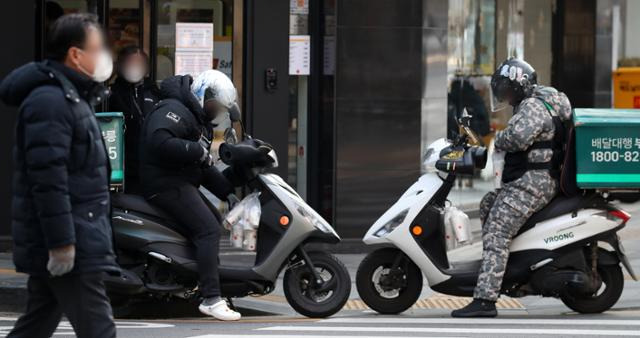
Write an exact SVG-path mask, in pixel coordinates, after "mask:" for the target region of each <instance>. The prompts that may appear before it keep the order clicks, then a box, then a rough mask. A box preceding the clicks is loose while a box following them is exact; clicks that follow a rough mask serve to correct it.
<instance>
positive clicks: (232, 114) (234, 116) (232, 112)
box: [229, 103, 242, 122]
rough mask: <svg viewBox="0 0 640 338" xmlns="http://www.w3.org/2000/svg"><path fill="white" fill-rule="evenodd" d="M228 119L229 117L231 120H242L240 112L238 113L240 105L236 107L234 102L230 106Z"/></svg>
mask: <svg viewBox="0 0 640 338" xmlns="http://www.w3.org/2000/svg"><path fill="white" fill-rule="evenodd" d="M229 119H231V122H242V114H241V113H240V107H238V104H237V103H234V104H233V105H232V106H231V108H229Z"/></svg>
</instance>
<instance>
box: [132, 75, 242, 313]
mask: <svg viewBox="0 0 640 338" xmlns="http://www.w3.org/2000/svg"><path fill="white" fill-rule="evenodd" d="M211 72H217V71H213V70H210V71H207V72H205V73H203V74H202V75H201V76H200V77H199V78H198V79H197V80H196V82H195V84H197V87H195V86H194V88H193V89H194V90H193V92H192V83H194V82H193V79H192V78H191V76H189V75H186V76H173V77H170V78H168V79H166V80H164V81H163V82H162V84H161V85H160V93H161V95H162V97H163V99H162V101H160V102H159V103H158V105H157V107H156V110H154V111H153V112H152V113H151V114H150V115H149V116H148V117H147V118H146V120H145V122H144V124H143V127H142V133H141V141H142V142H141V145H140V150H141V152H140V169H141V171H140V177H141V183H142V188H143V191H144V195H145V197H146V198H147V199H148V201H149V202H151V203H152V204H154V205H156V206H158V207H160V208H162V209H163V210H166V211H167V212H168V213H169V214H170V215H171V216H173V217H174V218H175V219H176V220H177V221H178V223H179V225H180V226H181V227H182V230H184V232H185V234H186V235H187V236H188V237H189V238H190V240H191V241H192V242H193V243H194V245H195V247H196V260H197V263H198V273H199V277H200V281H199V291H200V294H201V296H202V297H203V298H204V300H203V301H202V303H201V304H200V307H199V310H200V311H201V312H202V313H204V314H206V315H210V316H213V317H215V318H217V319H220V320H238V319H240V313H238V312H235V311H233V310H231V309H230V308H229V307H228V305H227V303H226V301H225V300H223V299H221V298H220V281H219V276H218V252H219V241H220V221H219V216H218V213H217V211H216V210H215V208H214V207H213V206H211V204H210V203H209V201H208V200H207V199H206V198H205V197H204V196H203V195H202V194H201V193H200V191H199V190H198V187H199V186H200V185H202V186H204V187H205V188H206V189H207V190H209V191H211V192H212V193H213V194H215V195H216V196H217V197H218V198H220V199H222V200H229V199H231V198H232V196H234V195H232V194H233V192H234V188H233V185H232V184H231V183H230V182H229V181H228V180H227V179H226V178H225V176H224V175H223V174H222V173H220V171H218V169H216V168H215V167H214V166H213V158H212V156H211V154H210V147H211V140H212V138H213V125H212V124H211V121H212V120H213V119H214V118H215V117H216V116H217V115H218V114H220V113H221V112H223V111H225V110H228V109H230V108H232V107H231V106H230V105H229V104H228V102H229V100H224V99H227V98H229V95H228V93H229V92H232V95H231V97H232V99H233V100H232V101H233V107H236V106H235V100H236V95H237V94H236V90H235V87H233V84H232V83H231V80H229V79H228V78H226V76H225V75H224V74H222V73H220V74H222V75H223V76H225V79H226V81H228V82H226V81H225V80H224V79H223V81H225V82H221V81H213V82H212V81H207V79H209V78H211V76H210V75H211ZM218 73H219V72H218ZM215 75H216V76H214V78H217V79H219V78H218V77H217V76H218V75H219V74H217V73H215ZM230 88H231V89H230ZM198 94H201V95H199V96H197V95H198ZM233 198H235V197H233Z"/></svg>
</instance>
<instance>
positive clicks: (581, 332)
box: [256, 325, 640, 336]
mask: <svg viewBox="0 0 640 338" xmlns="http://www.w3.org/2000/svg"><path fill="white" fill-rule="evenodd" d="M256 331H296V332H298V333H300V332H305V331H307V332H318V331H322V332H385V333H390V332H393V333H453V334H465V333H475V334H478V333H481V334H509V335H523V334H530V335H553V336H563V335H574V336H640V331H637V330H633V331H632V330H590V329H539V328H531V329H515V328H513V329H511V328H509V329H507V328H505V329H501V328H485V327H482V328H480V327H465V328H453V327H369V326H368V327H357V326H321V325H318V326H272V327H264V328H259V329H256Z"/></svg>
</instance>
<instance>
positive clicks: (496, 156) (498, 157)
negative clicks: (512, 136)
mask: <svg viewBox="0 0 640 338" xmlns="http://www.w3.org/2000/svg"><path fill="white" fill-rule="evenodd" d="M506 154H507V153H506V152H504V151H501V150H498V149H496V150H494V151H493V154H492V155H491V159H492V162H493V173H494V180H495V181H493V185H494V186H495V188H496V189H500V188H502V171H503V170H504V157H505V155H506Z"/></svg>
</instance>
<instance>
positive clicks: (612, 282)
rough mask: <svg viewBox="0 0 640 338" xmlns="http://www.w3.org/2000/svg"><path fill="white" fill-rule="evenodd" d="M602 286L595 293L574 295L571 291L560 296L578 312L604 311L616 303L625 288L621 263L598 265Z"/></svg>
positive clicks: (565, 303) (568, 305)
mask: <svg viewBox="0 0 640 338" xmlns="http://www.w3.org/2000/svg"><path fill="white" fill-rule="evenodd" d="M598 274H599V275H600V278H601V279H602V286H601V288H600V290H598V291H597V292H596V293H594V294H593V295H573V294H572V293H570V292H567V293H565V294H564V295H562V296H561V297H560V299H561V300H562V302H563V303H564V305H566V306H567V307H569V308H570V309H571V310H573V311H576V312H578V313H602V312H604V311H607V310H609V309H610V308H611V307H612V306H614V305H615V304H616V302H617V301H618V299H620V295H622V289H623V288H624V274H623V273H622V269H621V268H620V265H604V266H598Z"/></svg>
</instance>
